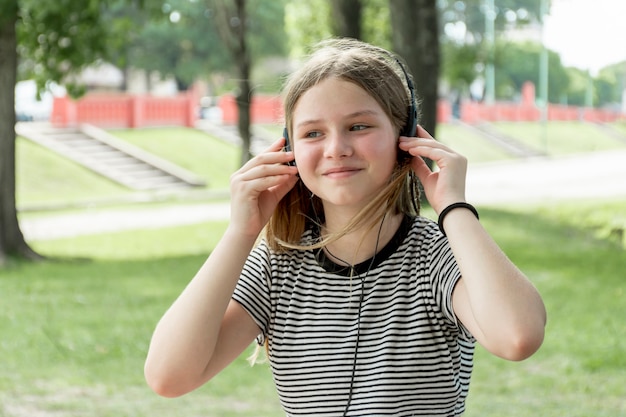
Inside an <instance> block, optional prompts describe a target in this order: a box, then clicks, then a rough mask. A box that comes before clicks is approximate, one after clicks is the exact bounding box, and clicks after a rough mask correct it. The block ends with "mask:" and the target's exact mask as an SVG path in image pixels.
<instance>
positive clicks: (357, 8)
mask: <svg viewBox="0 0 626 417" xmlns="http://www.w3.org/2000/svg"><path fill="white" fill-rule="evenodd" d="M330 4H331V6H332V11H333V23H334V24H333V26H334V32H335V35H337V36H341V37H348V38H354V39H361V15H362V13H361V11H362V5H361V0H334V1H331V2H330Z"/></svg>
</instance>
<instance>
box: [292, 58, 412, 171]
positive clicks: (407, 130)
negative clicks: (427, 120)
mask: <svg viewBox="0 0 626 417" xmlns="http://www.w3.org/2000/svg"><path fill="white" fill-rule="evenodd" d="M392 57H393V59H394V60H395V61H396V63H397V64H398V66H399V67H400V69H401V70H402V73H403V74H404V78H405V80H406V86H407V88H408V89H409V93H410V94H411V104H410V105H409V110H408V117H407V119H406V124H405V125H404V126H403V127H402V129H401V130H400V136H414V135H416V130H415V129H417V100H416V98H415V87H414V85H413V80H411V77H410V76H409V73H408V71H407V70H406V68H405V67H404V64H402V62H400V60H399V59H398V58H397V57H395V56H393V55H392ZM283 137H284V138H285V148H284V150H285V152H290V151H291V150H292V149H291V142H290V140H289V132H288V131H287V126H285V127H284V128H283ZM287 164H288V165H291V166H296V161H295V159H294V160H293V161H289V162H288V163H287Z"/></svg>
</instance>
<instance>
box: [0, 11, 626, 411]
mask: <svg viewBox="0 0 626 417" xmlns="http://www.w3.org/2000/svg"><path fill="white" fill-rule="evenodd" d="M625 15H626V2H624V1H622V0H595V1H593V2H588V1H584V0H464V1H461V0H459V1H453V0H308V1H299V0H272V1H269V0H267V1H262V0H64V1H59V2H41V1H38V0H0V294H2V305H1V306H0V334H2V337H1V338H0V354H1V356H2V358H3V360H2V361H1V362H0V415H2V416H7V417H31V416H41V417H52V416H81V417H82V416H89V417H91V416H102V417H113V416H115V417H119V416H133V417H141V416H146V417H147V416H150V417H160V416H163V417H165V416H185V417H192V416H221V417H223V416H273V415H282V412H281V408H280V404H279V403H278V400H277V397H276V394H275V392H274V388H273V384H272V379H271V374H270V372H269V369H268V367H267V365H261V366H255V367H252V368H251V367H250V366H249V365H248V363H247V362H246V360H245V357H242V358H239V359H238V360H237V361H236V362H235V363H233V364H232V365H231V366H230V367H229V368H228V369H227V370H225V371H224V372H223V373H222V374H220V375H219V376H218V377H217V378H215V379H214V380H212V381H211V382H209V383H208V384H207V385H206V386H205V387H202V388H201V389H199V390H197V391H196V392H194V393H191V394H189V395H187V396H185V397H182V398H179V399H169V400H166V399H162V398H158V397H156V395H155V394H154V393H152V392H150V391H149V389H148V388H147V387H146V385H145V383H144V381H143V375H142V366H143V360H144V358H145V353H146V349H147V345H148V342H149V338H150V335H151V332H152V329H153V328H154V325H155V323H156V321H157V320H158V318H159V317H160V316H161V315H162V313H163V312H164V311H165V309H166V308H167V307H168V306H169V305H170V304H171V302H172V301H173V299H174V298H175V297H176V296H177V295H178V293H179V292H180V291H181V290H182V288H184V286H185V285H186V283H187V282H188V281H189V279H190V278H191V277H192V276H193V274H194V273H195V271H196V270H197V268H198V267H199V266H200V265H201V263H202V262H203V260H204V259H205V258H206V256H207V254H208V253H209V252H210V251H211V249H212V248H213V247H214V245H215V243H216V242H217V240H218V239H219V237H220V235H221V233H222V232H223V231H224V229H225V228H226V225H227V222H228V217H229V190H228V186H229V177H230V175H231V174H232V173H233V172H234V171H235V170H237V169H238V168H239V167H240V166H241V165H242V164H243V163H245V161H247V160H248V159H249V158H250V157H252V156H253V155H254V154H256V153H257V152H259V151H260V150H261V149H263V148H264V147H266V146H267V144H268V143H271V142H273V141H274V140H276V139H277V138H279V137H280V136H281V134H282V120H283V115H282V101H281V96H280V91H281V87H282V84H283V82H284V80H285V77H286V76H287V75H288V74H289V73H290V72H291V71H292V70H293V69H294V68H296V67H297V66H298V65H299V62H300V61H301V60H302V59H303V57H305V56H306V54H307V53H308V51H309V47H310V46H311V45H313V44H315V43H316V42H318V41H320V40H323V39H327V38H330V37H335V36H348V37H353V38H358V39H362V40H364V41H367V42H370V43H373V44H376V45H379V46H382V47H384V48H387V49H389V50H392V51H395V52H396V53H398V54H399V55H401V56H402V57H403V58H404V59H405V61H406V64H407V66H408V67H409V69H410V70H411V72H412V74H413V75H414V78H415V84H416V90H417V94H418V96H419V97H420V99H421V104H420V107H421V109H420V124H422V125H423V126H424V127H425V128H426V129H427V130H428V131H430V132H431V133H433V134H434V136H435V137H436V138H437V140H440V141H442V142H444V143H446V144H448V145H450V146H451V147H453V148H454V149H456V150H458V151H459V152H460V153H462V154H464V155H465V156H467V157H468V160H469V162H470V167H469V171H468V183H467V197H468V200H469V201H471V202H472V203H475V204H476V205H477V206H478V207H479V209H480V211H481V221H482V222H483V223H484V224H485V227H486V228H487V229H488V230H489V231H490V233H492V234H493V236H494V238H495V239H496V240H497V241H498V243H499V244H500V245H501V247H502V248H503V249H504V250H505V252H506V253H507V254H508V255H509V256H510V257H511V258H512V259H513V260H514V262H516V264H517V265H519V266H520V268H521V269H522V270H524V271H525V272H526V273H527V274H528V276H529V277H530V278H531V280H532V281H533V282H534V283H535V284H536V285H537V287H538V288H539V290H540V292H541V293H542V295H543V296H544V299H545V301H546V305H547V307H548V315H549V322H548V331H547V334H546V341H545V343H544V346H543V347H542V348H541V350H540V351H539V352H538V354H537V355H535V356H533V357H532V358H531V359H529V360H528V361H525V362H523V363H508V362H504V361H501V360H498V359H496V358H493V357H491V356H489V355H487V354H486V353H485V352H484V351H482V350H481V348H480V347H479V348H478V349H477V354H476V370H475V372H474V376H473V381H472V390H471V393H470V396H469V400H468V411H467V415H468V416H479V415H480V416H483V417H484V416H493V417H495V416H503V415H506V416H519V417H530V416H536V415H542V416H564V415H567V416H574V417H583V416H585V417H586V416H589V415H593V416H600V417H614V416H618V415H626V400H625V398H626V391H624V384H623V381H624V375H626V344H625V342H624V340H626V325H625V324H624V322H623V320H621V317H624V315H625V314H626V302H625V301H624V278H625V275H624V271H626V256H624V250H625V248H626V237H625V234H624V229H625V228H626V181H625V180H624V178H626V48H625V47H624V42H623V40H624V39H626V25H624V24H623V16H625ZM423 214H424V215H425V216H428V217H432V218H435V214H434V213H433V212H432V210H430V208H429V207H428V206H427V205H425V208H424V211H423ZM250 349H251V350H250V352H248V353H251V351H252V349H253V347H251V348H250Z"/></svg>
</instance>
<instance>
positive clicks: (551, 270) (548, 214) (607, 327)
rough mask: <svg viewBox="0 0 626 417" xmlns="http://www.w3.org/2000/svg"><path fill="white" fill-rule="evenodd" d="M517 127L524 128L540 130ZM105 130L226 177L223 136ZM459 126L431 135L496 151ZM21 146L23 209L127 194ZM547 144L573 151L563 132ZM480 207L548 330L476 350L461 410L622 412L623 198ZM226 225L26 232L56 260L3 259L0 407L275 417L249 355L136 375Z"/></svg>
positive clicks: (15, 413)
mask: <svg viewBox="0 0 626 417" xmlns="http://www.w3.org/2000/svg"><path fill="white" fill-rule="evenodd" d="M620 126H621V125H620ZM517 127H518V128H519V130H517V132H518V133H520V132H523V130H524V129H527V128H528V129H529V132H531V133H532V130H533V129H535V130H536V127H534V128H531V127H530V126H526V127H524V126H522V125H518V126H517ZM568 129H569V128H568ZM574 130H575V131H577V130H576V129H574ZM625 130H626V128H625ZM565 131H567V129H565ZM559 132H561V133H559V134H558V135H559V136H560V135H565V134H564V133H562V132H563V131H562V130H559ZM113 133H114V134H116V135H118V136H120V137H122V138H123V139H125V140H129V141H130V142H133V143H135V144H137V145H138V146H141V147H144V148H146V149H149V150H151V151H153V152H154V153H156V154H158V155H161V156H165V157H167V158H169V159H171V160H173V161H175V162H177V163H180V164H181V165H183V166H185V167H186V168H188V169H190V170H192V171H193V172H196V173H197V174H199V175H202V176H205V177H206V178H211V187H213V186H215V187H218V186H219V187H221V186H226V185H227V183H228V177H229V175H230V172H231V171H232V169H233V167H234V166H235V165H236V161H237V160H238V152H237V151H236V149H233V148H232V147H230V145H224V144H222V143H221V142H218V141H216V140H214V139H212V138H210V137H208V136H206V135H204V134H200V133H197V132H191V131H188V130H186V129H159V130H156V129H155V130H152V129H150V130H145V131H115V132H113ZM531 133H528V135H529V136H530V135H531ZM588 133H589V132H588ZM462 135H463V134H462V133H461V132H457V131H455V130H454V129H452V126H446V125H444V126H441V127H440V128H439V130H438V136H439V138H440V139H441V140H442V141H444V142H445V143H449V144H450V145H451V146H453V147H455V148H458V149H459V150H460V151H461V153H464V154H465V155H466V156H468V158H469V159H470V161H490V160H495V159H500V157H501V156H500V155H498V154H497V152H496V153H494V152H493V149H490V147H489V146H487V145H485V144H484V143H483V142H482V141H481V139H479V138H471V137H469V136H463V137H461V136H462ZM567 135H569V134H567ZM448 141H449V142H448ZM17 145H18V152H17V157H18V160H17V162H18V202H19V203H21V204H32V205H34V204H44V203H50V202H64V201H72V200H74V201H84V200H89V199H100V198H111V197H119V196H128V195H129V193H128V192H127V191H126V190H124V189H122V188H120V187H118V186H116V185H114V184H112V183H110V182H108V181H106V180H103V179H102V178H100V177H98V176H97V175H95V174H92V173H90V172H89V171H87V170H84V169H83V168H82V167H79V166H77V165H75V164H72V163H70V162H67V161H65V160H63V159H62V158H59V157H57V156H55V155H52V154H50V153H48V152H47V151H45V150H43V149H41V148H39V147H38V146H36V145H33V144H31V143H30V142H26V141H23V140H18V143H17ZM554 146H555V147H556V146H559V148H560V149H559V151H558V152H570V151H573V150H571V148H570V146H569V145H567V144H562V141H561V140H558V141H557V140H556V139H555V140H554ZM611 146H612V145H611ZM464 147H465V148H464ZM463 149H465V151H464V150H463ZM479 209H480V211H481V221H482V222H483V223H484V224H485V226H486V227H487V229H488V230H489V231H490V232H491V233H492V235H493V236H494V237H495V239H496V240H497V241H498V242H499V243H500V245H501V246H502V247H503V249H504V250H505V251H506V252H507V254H509V256H510V257H511V258H512V259H513V261H514V262H515V263H516V264H517V265H518V266H519V267H520V268H521V269H522V270H523V271H525V272H526V273H527V275H528V276H529V277H530V278H531V280H532V281H533V282H534V283H535V284H536V285H537V287H538V288H539V290H540V292H541V293H542V295H543V297H544V300H545V302H546V305H547V309H548V327H547V333H546V339H545V342H544V345H543V346H542V348H541V349H540V350H539V352H538V353H537V354H536V355H535V356H533V357H532V358H530V359H529V360H527V361H524V362H521V363H512V362H507V361H503V360H500V359H497V358H495V357H493V356H491V355H489V354H487V353H486V352H485V351H484V350H483V349H482V348H480V347H479V348H478V349H477V353H476V360H475V371H474V375H473V378H472V385H471V388H470V396H469V399H468V404H467V408H468V411H467V413H466V416H467V417H475V416H476V417H477V416H481V417H496V416H497V417H500V416H510V417H531V416H532V417H535V416H538V415H540V416H542V417H544V416H547V417H551V416H555V417H556V416H559V417H560V416H572V417H583V416H585V417H586V416H594V417H614V416H618V415H626V398H625V396H624V392H625V391H624V375H626V324H625V322H624V320H623V318H624V317H626V281H625V280H624V278H625V275H624V274H625V272H624V271H626V256H625V254H624V250H625V248H626V242H624V226H625V225H626V200H607V201H597V200H596V201H585V200H579V201H572V202H562V203H559V204H558V205H556V204H554V205H550V206H548V205H545V206H531V205H523V206H515V207H514V206H510V207H500V208H493V207H492V208H488V207H481V208H479ZM427 213H428V215H430V216H432V213H430V212H427ZM22 215H24V214H22ZM30 215H37V216H41V215H43V214H42V213H34V214H30ZM225 227H226V224H225V223H224V222H218V223H205V224H199V225H193V226H184V227H172V228H164V229H161V230H139V231H132V232H123V233H108V234H101V235H94V236H82V237H77V238H71V239H59V240H53V241H41V242H30V243H31V244H32V246H33V247H34V248H35V249H36V250H37V251H39V252H40V253H43V254H45V255H48V256H50V257H52V258H53V259H52V260H49V261H46V262H42V263H36V264H31V263H24V262H21V261H12V263H10V264H9V265H8V267H6V268H4V269H0V294H2V308H0V334H2V337H1V338H0V354H1V355H2V366H1V367H0V415H2V416H3V417H4V416H5V417H31V416H40V417H56V416H64V417H65V416H69V417H72V416H80V417H125V416H128V417H177V416H181V417H183V416H184V417H195V416H198V417H200V416H203V417H212V416H215V417H217V416H220V417H223V416H225V417H230V416H233V417H234V416H250V417H251V416H280V415H284V413H283V412H282V411H281V410H280V406H279V404H278V400H277V397H276V393H275V391H274V387H273V383H272V379H271V374H270V372H269V369H268V368H267V366H266V365H257V366H255V367H250V366H249V365H248V363H247V362H246V360H245V356H247V354H249V353H250V350H249V351H248V352H247V353H246V354H245V355H243V356H242V357H241V358H239V359H237V360H236V361H235V362H234V363H233V364H232V365H231V366H230V367H229V368H227V369H226V370H225V371H223V372H222V373H221V374H220V375H218V376H217V377H216V378H215V379H214V380H212V381H211V382H209V383H208V384H207V385H205V386H204V387H202V388H200V389H199V390H197V391H195V392H193V393H190V394H188V395H186V396H184V397H181V398H178V399H163V398H160V397H158V396H157V395H156V394H154V393H152V392H151V391H150V390H149V389H148V388H147V386H146V384H145V382H144V380H143V374H142V372H143V369H142V368H143V361H144V358H145V354H146V350H147V346H148V343H149V338H150V335H151V333H152V330H153V328H154V325H155V324H156V321H157V320H158V319H159V318H160V316H161V315H162V314H163V312H164V311H165V309H166V308H167V307H168V306H169V305H170V304H171V302H172V301H173V300H174V298H175V297H176V296H177V295H178V294H179V293H180V291H181V290H182V288H183V287H184V286H185V285H186V283H187V282H188V281H189V279H190V278H191V277H192V276H193V274H194V273H195V272H196V270H197V269H198V268H199V266H200V265H201V263H202V262H203V260H204V259H205V257H206V256H207V254H208V253H209V252H210V251H211V248H213V247H214V245H215V243H216V242H217V240H218V239H219V236H220V235H221V233H222V232H223V230H224V229H225ZM250 349H252V347H251V348H250Z"/></svg>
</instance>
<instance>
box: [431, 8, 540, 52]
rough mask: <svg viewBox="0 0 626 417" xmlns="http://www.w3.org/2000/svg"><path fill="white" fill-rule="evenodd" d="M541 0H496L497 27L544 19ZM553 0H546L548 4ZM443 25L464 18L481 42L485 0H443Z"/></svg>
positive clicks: (472, 37)
mask: <svg viewBox="0 0 626 417" xmlns="http://www.w3.org/2000/svg"><path fill="white" fill-rule="evenodd" d="M541 1H542V0H496V1H495V2H494V7H495V12H496V15H495V21H494V28H495V30H496V31H502V30H505V29H507V28H511V27H515V26H523V25H525V24H527V23H529V22H531V21H539V22H540V21H542V16H541V10H540V9H541V7H540V5H541ZM550 2H551V0H546V3H547V6H548V8H549V5H550ZM437 5H438V7H439V9H440V10H441V26H442V27H445V25H446V24H448V23H452V24H453V23H456V22H463V23H464V26H465V27H466V30H467V32H468V33H469V35H470V38H471V39H473V40H474V41H476V42H478V43H480V42H482V40H483V38H484V32H485V13H484V11H485V0H462V1H457V0H440V1H438V2H437Z"/></svg>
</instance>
